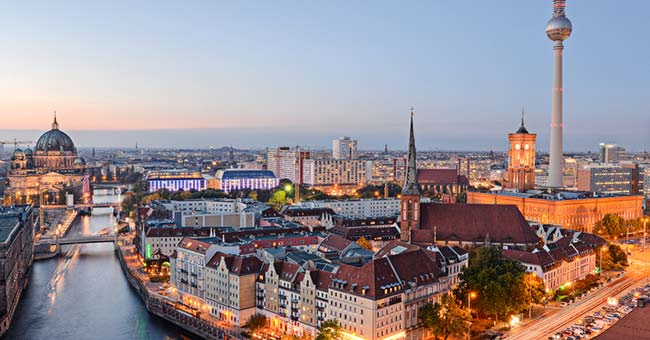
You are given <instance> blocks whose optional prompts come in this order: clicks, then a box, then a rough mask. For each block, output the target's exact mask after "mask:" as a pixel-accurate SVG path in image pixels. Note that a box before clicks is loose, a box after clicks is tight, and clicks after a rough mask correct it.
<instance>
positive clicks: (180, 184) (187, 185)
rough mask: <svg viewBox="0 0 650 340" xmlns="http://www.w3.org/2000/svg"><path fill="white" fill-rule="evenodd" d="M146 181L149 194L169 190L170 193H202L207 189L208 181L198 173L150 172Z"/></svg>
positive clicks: (179, 171) (175, 171)
mask: <svg viewBox="0 0 650 340" xmlns="http://www.w3.org/2000/svg"><path fill="white" fill-rule="evenodd" d="M146 180H147V182H148V183H149V192H155V191H158V190H160V189H168V190H169V191H179V190H183V191H189V190H197V191H200V190H204V189H205V188H206V180H205V178H204V177H203V175H202V174H201V173H200V172H198V171H186V170H164V171H150V172H149V173H148V174H147V176H146Z"/></svg>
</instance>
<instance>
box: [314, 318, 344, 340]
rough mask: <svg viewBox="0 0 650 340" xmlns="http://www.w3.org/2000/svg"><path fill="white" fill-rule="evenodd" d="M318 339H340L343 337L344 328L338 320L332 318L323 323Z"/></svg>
mask: <svg viewBox="0 0 650 340" xmlns="http://www.w3.org/2000/svg"><path fill="white" fill-rule="evenodd" d="M319 330H320V332H319V333H318V335H317V336H316V340H338V339H341V337H342V335H343V334H342V328H341V325H340V324H339V322H338V321H336V320H333V319H330V320H325V321H323V323H321V326H320V329H319Z"/></svg>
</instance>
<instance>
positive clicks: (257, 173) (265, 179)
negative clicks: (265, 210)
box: [216, 169, 280, 192]
mask: <svg viewBox="0 0 650 340" xmlns="http://www.w3.org/2000/svg"><path fill="white" fill-rule="evenodd" d="M216 184H217V188H218V189H220V190H223V191H225V192H231V191H234V190H245V189H248V190H257V189H264V190H270V189H273V188H275V187H277V186H278V184H280V180H279V179H278V178H277V177H276V176H275V175H274V174H273V172H272V171H270V170H246V169H228V170H219V171H217V175H216Z"/></svg>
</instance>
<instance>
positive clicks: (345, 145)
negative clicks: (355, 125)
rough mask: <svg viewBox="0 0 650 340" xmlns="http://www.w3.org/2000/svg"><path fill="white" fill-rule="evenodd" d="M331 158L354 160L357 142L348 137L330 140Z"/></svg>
mask: <svg viewBox="0 0 650 340" xmlns="http://www.w3.org/2000/svg"><path fill="white" fill-rule="evenodd" d="M332 158H334V159H355V158H357V140H356V139H350V137H347V136H346V137H340V138H339V139H334V140H332Z"/></svg>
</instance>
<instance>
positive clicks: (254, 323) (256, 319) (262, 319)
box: [248, 314, 268, 332]
mask: <svg viewBox="0 0 650 340" xmlns="http://www.w3.org/2000/svg"><path fill="white" fill-rule="evenodd" d="M267 323H268V319H267V318H266V316H265V315H262V314H255V315H253V316H251V320H250V321H249V322H248V328H250V330H251V331H252V332H257V331H258V330H260V329H262V328H264V327H266V325H267Z"/></svg>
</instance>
